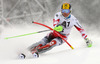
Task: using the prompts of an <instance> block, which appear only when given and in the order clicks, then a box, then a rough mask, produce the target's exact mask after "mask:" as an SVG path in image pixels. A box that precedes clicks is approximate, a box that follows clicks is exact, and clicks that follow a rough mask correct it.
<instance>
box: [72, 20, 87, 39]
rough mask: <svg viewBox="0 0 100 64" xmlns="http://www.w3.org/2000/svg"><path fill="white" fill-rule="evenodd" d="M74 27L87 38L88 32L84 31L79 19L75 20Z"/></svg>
mask: <svg viewBox="0 0 100 64" xmlns="http://www.w3.org/2000/svg"><path fill="white" fill-rule="evenodd" d="M74 26H75V28H76V29H77V30H78V31H79V32H80V33H81V35H82V37H83V38H84V39H85V38H87V34H86V32H85V31H84V29H83V28H82V26H81V25H80V23H79V21H78V20H77V19H75V25H74Z"/></svg>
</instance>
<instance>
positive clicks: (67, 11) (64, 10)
mask: <svg viewBox="0 0 100 64" xmlns="http://www.w3.org/2000/svg"><path fill="white" fill-rule="evenodd" d="M61 11H62V13H69V12H70V10H69V9H62V10H61Z"/></svg>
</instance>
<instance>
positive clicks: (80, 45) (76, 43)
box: [0, 25, 100, 64]
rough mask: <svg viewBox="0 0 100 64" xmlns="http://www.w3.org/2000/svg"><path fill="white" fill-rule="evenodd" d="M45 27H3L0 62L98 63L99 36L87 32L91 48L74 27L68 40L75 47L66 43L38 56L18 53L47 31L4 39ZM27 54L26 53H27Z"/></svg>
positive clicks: (99, 63) (0, 40)
mask: <svg viewBox="0 0 100 64" xmlns="http://www.w3.org/2000/svg"><path fill="white" fill-rule="evenodd" d="M45 29H47V28H45V27H41V26H36V25H34V26H33V25H30V26H29V25H28V26H18V27H13V28H9V27H8V28H7V27H4V28H3V30H2V32H1V33H0V64H100V51H99V50H100V43H99V40H100V37H99V36H98V34H96V35H95V34H93V33H94V32H93V33H92V32H91V34H93V35H91V34H89V32H87V33H88V35H89V38H90V39H91V40H92V41H93V46H92V47H91V48H88V47H86V44H85V42H84V39H83V38H82V37H81V35H80V33H79V32H78V31H77V30H76V29H74V28H73V29H72V31H71V34H70V36H69V39H68V42H69V43H70V44H71V45H72V46H73V47H74V48H75V49H74V50H72V49H71V48H70V47H69V46H68V45H67V44H66V43H64V44H62V45H61V46H57V47H55V48H53V49H52V50H50V51H48V52H46V53H43V54H40V57H39V58H32V57H31V58H27V59H18V54H19V53H21V52H22V51H24V50H25V49H26V48H27V47H28V46H30V45H31V44H33V43H35V42H38V41H39V40H41V39H42V38H43V37H44V36H45V35H46V34H47V33H49V32H44V33H39V34H33V35H29V36H24V37H18V38H12V39H4V38H5V37H11V36H16V35H21V34H27V33H32V32H37V31H41V30H45ZM27 54H28V53H27Z"/></svg>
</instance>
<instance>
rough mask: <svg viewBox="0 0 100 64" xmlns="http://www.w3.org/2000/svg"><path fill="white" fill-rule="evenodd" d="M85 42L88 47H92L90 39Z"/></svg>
mask: <svg viewBox="0 0 100 64" xmlns="http://www.w3.org/2000/svg"><path fill="white" fill-rule="evenodd" d="M85 42H86V44H87V46H88V47H92V41H91V40H89V38H85Z"/></svg>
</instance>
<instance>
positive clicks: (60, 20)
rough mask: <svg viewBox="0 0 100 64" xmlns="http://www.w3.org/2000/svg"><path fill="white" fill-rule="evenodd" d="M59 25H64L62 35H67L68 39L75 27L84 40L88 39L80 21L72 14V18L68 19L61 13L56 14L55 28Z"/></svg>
mask: <svg viewBox="0 0 100 64" xmlns="http://www.w3.org/2000/svg"><path fill="white" fill-rule="evenodd" d="M57 25H63V31H62V32H61V34H65V35H66V38H67V37H68V35H69V34H70V31H71V29H72V27H73V26H74V27H75V28H76V29H77V30H78V31H79V32H80V33H81V35H82V37H83V38H84V39H85V38H86V37H87V35H86V33H85V31H84V29H83V28H82V26H81V25H80V23H79V21H78V20H77V19H76V18H75V17H74V16H73V15H72V14H70V17H69V18H67V19H66V18H65V17H64V16H63V15H62V13H61V12H58V13H56V14H55V17H54V19H53V26H54V27H56V26H57Z"/></svg>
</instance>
